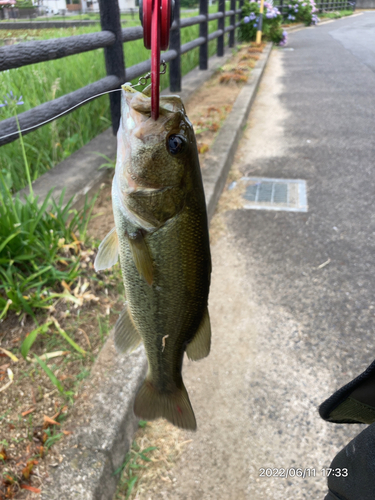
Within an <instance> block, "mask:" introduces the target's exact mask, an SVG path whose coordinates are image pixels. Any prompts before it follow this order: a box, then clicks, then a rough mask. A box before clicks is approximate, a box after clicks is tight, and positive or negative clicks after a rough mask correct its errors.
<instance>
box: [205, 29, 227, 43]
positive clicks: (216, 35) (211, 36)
mask: <svg viewBox="0 0 375 500" xmlns="http://www.w3.org/2000/svg"><path fill="white" fill-rule="evenodd" d="M223 34H224V31H223V30H217V31H214V32H213V33H210V34H209V35H208V37H207V39H208V41H211V40H215V38H219V36H221V35H223Z"/></svg>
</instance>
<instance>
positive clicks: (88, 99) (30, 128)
mask: <svg viewBox="0 0 375 500" xmlns="http://www.w3.org/2000/svg"><path fill="white" fill-rule="evenodd" d="M111 92H121V89H114V90H107V91H106V92H101V93H100V94H96V95H93V96H91V97H88V98H87V99H85V100H83V101H81V102H79V103H78V104H75V105H74V106H72V107H71V108H69V109H66V110H65V111H63V112H62V113H59V114H58V115H55V116H53V117H52V118H48V120H45V121H44V122H41V123H37V124H36V125H33V126H32V127H28V128H23V129H22V130H17V132H12V133H10V134H6V135H2V136H1V137H0V140H1V139H6V138H7V137H10V136H11V135H15V134H19V133H23V132H28V131H29V130H33V129H35V128H37V127H41V126H42V125H45V124H46V123H49V122H52V121H53V120H56V118H60V116H63V115H66V113H69V112H70V111H72V109H74V108H77V107H78V106H81V105H82V104H84V103H85V102H88V101H91V99H95V98H96V97H100V96H101V95H106V94H110V93H111Z"/></svg>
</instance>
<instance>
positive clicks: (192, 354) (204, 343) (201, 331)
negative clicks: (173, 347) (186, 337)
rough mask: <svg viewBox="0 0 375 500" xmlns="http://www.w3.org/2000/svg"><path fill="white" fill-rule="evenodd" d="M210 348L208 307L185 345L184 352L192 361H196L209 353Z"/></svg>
mask: <svg viewBox="0 0 375 500" xmlns="http://www.w3.org/2000/svg"><path fill="white" fill-rule="evenodd" d="M210 348H211V323H210V316H209V314H208V309H207V308H206V310H205V312H204V314H203V318H202V321H201V324H200V325H199V328H198V330H197V333H196V334H195V336H194V338H193V340H192V341H191V342H190V343H189V344H188V345H187V347H186V354H187V355H188V358H189V359H191V360H192V361H198V360H199V359H203V358H205V357H206V356H208V355H209V354H210Z"/></svg>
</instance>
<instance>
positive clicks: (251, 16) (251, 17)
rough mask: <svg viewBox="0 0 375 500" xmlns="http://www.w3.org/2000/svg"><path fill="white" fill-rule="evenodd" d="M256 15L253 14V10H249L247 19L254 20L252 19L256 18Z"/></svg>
mask: <svg viewBox="0 0 375 500" xmlns="http://www.w3.org/2000/svg"><path fill="white" fill-rule="evenodd" d="M256 17H257V16H256V15H255V14H254V12H251V13H250V17H249V19H250V21H254V19H256Z"/></svg>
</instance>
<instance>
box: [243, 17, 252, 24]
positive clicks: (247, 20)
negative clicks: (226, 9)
mask: <svg viewBox="0 0 375 500" xmlns="http://www.w3.org/2000/svg"><path fill="white" fill-rule="evenodd" d="M243 22H244V23H245V24H247V23H249V22H250V17H248V16H246V17H244V18H243Z"/></svg>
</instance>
